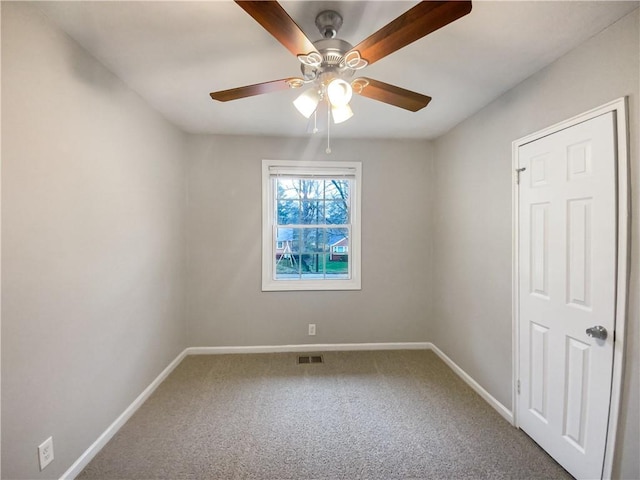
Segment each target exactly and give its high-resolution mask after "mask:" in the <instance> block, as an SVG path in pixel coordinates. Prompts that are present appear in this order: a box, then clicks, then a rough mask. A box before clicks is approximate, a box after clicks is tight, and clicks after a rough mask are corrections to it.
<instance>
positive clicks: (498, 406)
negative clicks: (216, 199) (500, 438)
mask: <svg viewBox="0 0 640 480" xmlns="http://www.w3.org/2000/svg"><path fill="white" fill-rule="evenodd" d="M429 345H430V349H431V350H433V352H434V353H435V354H436V355H438V357H440V359H441V360H442V361H443V362H444V363H446V364H447V365H448V366H449V368H450V369H451V370H453V371H454V372H455V373H456V374H457V375H458V376H459V377H460V378H461V379H462V380H464V381H465V382H466V384H467V385H469V386H470V387H471V388H472V389H473V390H475V392H476V393H477V394H478V395H480V396H481V397H482V398H483V399H484V400H485V401H486V402H487V403H488V404H489V405H491V406H492V407H493V408H494V409H495V410H496V411H497V412H498V413H499V414H500V415H502V417H503V418H504V419H505V420H506V421H507V422H509V423H510V424H511V425H513V412H512V411H511V410H509V409H508V408H507V407H505V406H504V405H503V404H502V403H500V402H499V401H498V400H496V398H495V397H494V396H493V395H491V394H490V393H489V392H487V391H486V390H485V389H484V388H482V385H480V384H479V383H478V382H476V381H475V380H474V379H473V378H472V377H471V375H469V374H468V373H467V372H465V371H464V370H463V369H462V368H460V367H459V366H458V364H457V363H455V362H454V361H453V360H451V359H450V358H449V357H448V356H447V355H445V353H444V352H443V351H442V350H440V349H439V348H438V347H436V346H435V345H433V344H429Z"/></svg>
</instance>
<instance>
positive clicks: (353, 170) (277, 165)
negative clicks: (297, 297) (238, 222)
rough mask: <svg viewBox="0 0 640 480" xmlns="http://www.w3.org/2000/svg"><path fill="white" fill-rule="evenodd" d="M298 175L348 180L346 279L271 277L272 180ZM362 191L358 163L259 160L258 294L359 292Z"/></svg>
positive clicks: (273, 201) (273, 274)
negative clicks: (259, 275) (260, 279)
mask: <svg viewBox="0 0 640 480" xmlns="http://www.w3.org/2000/svg"><path fill="white" fill-rule="evenodd" d="M278 173H280V174H287V175H300V176H314V175H317V176H325V177H326V176H335V177H345V176H349V177H351V178H352V186H351V191H350V193H349V200H350V202H351V203H350V221H351V231H350V238H349V240H350V245H351V248H350V250H351V252H350V253H349V268H350V278H348V279H330V280H329V279H311V280H309V279H306V280H290V279H286V280H285V279H281V280H276V278H275V251H276V249H275V247H276V243H275V242H276V238H275V237H276V236H275V221H276V218H275V214H276V202H275V196H274V193H275V192H274V191H275V188H274V182H273V178H274V177H275V176H276V175H277V174H278ZM361 190H362V164H361V163H360V162H342V161H313V162H309V161H298V160H263V161H262V291H265V292H269V291H292V290H360V289H361V275H360V270H361V268H360V266H361V261H360V260H361V254H360V253H361V241H360V239H361V236H360V230H361V228H360V212H361V209H360V205H361Z"/></svg>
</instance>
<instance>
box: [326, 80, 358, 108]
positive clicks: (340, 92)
mask: <svg viewBox="0 0 640 480" xmlns="http://www.w3.org/2000/svg"><path fill="white" fill-rule="evenodd" d="M352 94H353V91H352V90H351V85H349V84H348V83H347V82H345V81H344V80H342V79H340V78H336V79H335V80H332V81H331V83H329V85H328V86H327V96H328V97H329V101H330V102H331V105H333V106H334V107H344V106H345V105H347V104H348V103H349V101H350V100H351V95H352Z"/></svg>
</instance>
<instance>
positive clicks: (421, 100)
mask: <svg viewBox="0 0 640 480" xmlns="http://www.w3.org/2000/svg"><path fill="white" fill-rule="evenodd" d="M352 84H355V87H354V89H353V91H354V92H355V93H358V94H360V95H362V96H363V97H367V98H371V99H373V100H378V101H379V102H384V103H388V104H389V105H394V106H396V107H400V108H404V109H405V110H410V111H412V112H417V111H418V110H420V109H421V108H424V107H426V106H427V104H428V103H429V102H430V101H431V97H429V96H427V95H422V94H421V93H416V92H412V91H411V90H405V89H404V88H400V87H396V86H395V85H390V84H388V83H384V82H380V81H378V80H373V79H372V78H364V77H360V78H357V79H355V80H354V81H353V82H352ZM362 85H366V86H365V87H362Z"/></svg>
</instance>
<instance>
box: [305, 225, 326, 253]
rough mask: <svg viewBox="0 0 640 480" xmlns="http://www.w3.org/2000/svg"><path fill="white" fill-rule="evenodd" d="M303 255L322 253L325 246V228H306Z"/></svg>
mask: <svg viewBox="0 0 640 480" xmlns="http://www.w3.org/2000/svg"><path fill="white" fill-rule="evenodd" d="M303 239H304V240H303V244H302V253H322V252H323V251H324V245H325V229H324V228H306V229H304V231H303Z"/></svg>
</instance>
